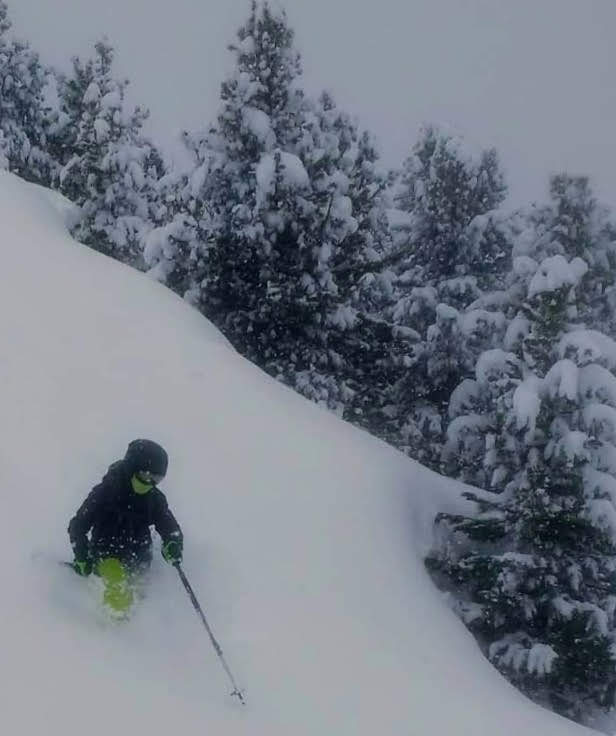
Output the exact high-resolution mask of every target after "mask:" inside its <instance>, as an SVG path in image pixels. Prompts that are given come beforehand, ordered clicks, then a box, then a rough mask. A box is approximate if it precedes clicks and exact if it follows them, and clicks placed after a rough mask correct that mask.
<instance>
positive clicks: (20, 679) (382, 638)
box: [0, 175, 591, 736]
mask: <svg viewBox="0 0 616 736" xmlns="http://www.w3.org/2000/svg"><path fill="white" fill-rule="evenodd" d="M61 210H64V214H67V213H70V210H69V209H68V208H66V207H65V206H64V205H63V204H62V202H60V201H58V200H57V199H56V198H53V199H52V195H50V194H49V193H47V192H45V191H44V190H41V189H37V188H35V187H32V186H29V185H26V184H23V183H22V182H20V181H19V180H18V179H16V178H14V177H12V176H9V175H1V176H0V213H1V216H0V232H1V234H2V247H3V253H2V269H1V270H0V331H1V335H2V345H3V350H2V354H1V356H0V386H1V387H2V404H1V405H2V414H1V416H2V423H3V427H2V445H1V449H0V454H1V462H0V478H1V486H0V487H1V493H2V510H3V513H2V515H1V517H0V525H1V527H0V529H1V539H2V547H3V565H2V573H1V575H2V580H1V585H2V591H3V599H2V607H1V610H2V614H1V615H2V631H3V642H2V655H3V656H2V659H3V662H2V665H3V666H2V674H1V675H0V682H1V685H2V686H1V688H0V724H1V725H2V732H3V733H11V734H14V735H15V736H21V735H22V734H23V735H27V736H30V735H34V734H45V735H46V736H56V734H57V735H60V734H62V736H82V734H84V733H87V734H90V735H91V736H98V735H99V734H101V735H102V734H105V735H108V734H111V733H113V734H129V733H139V734H146V733H147V734H152V735H156V736H157V735H158V734H160V735H163V734H179V733H182V734H193V733H205V734H216V736H235V735H236V734H251V736H303V735H304V734H305V735H306V736H308V735H310V736H330V735H331V736H334V735H335V736H373V735H375V734H383V735H384V736H399V735H400V734H412V735H413V736H424V735H425V736H445V735H447V736H449V734H456V736H483V735H485V736H488V735H489V736H493V735H496V734H498V735H501V734H502V735H503V736H508V735H509V734H511V735H512V736H513V735H514V734H515V736H518V735H519V734H520V733H525V734H541V735H542V736H567V735H569V734H571V736H573V734H578V733H579V734H582V733H591V732H590V731H586V730H585V729H581V728H578V727H577V726H575V725H574V724H572V723H570V722H568V721H565V720H563V719H561V718H559V717H557V716H554V715H552V714H551V713H548V712H547V711H544V710H542V709H541V708H539V707H537V706H535V705H533V704H532V703H530V702H528V701H527V700H526V699H525V698H523V697H522V696H521V695H520V694H518V693H517V692H516V691H515V690H514V689H512V688H511V687H510V686H509V685H508V684H507V683H506V682H505V681H504V680H503V679H502V678H501V677H500V676H499V675H498V674H496V672H495V671H494V670H493V669H492V667H491V666H490V665H489V664H488V663H487V662H486V661H484V660H483V658H482V657H481V655H480V654H479V652H478V651H477V649H476V646H475V644H474V642H473V640H472V638H471V637H470V635H469V634H468V633H467V632H466V630H465V629H464V627H463V626H462V624H461V623H459V622H458V621H457V619H456V618H455V617H454V616H453V615H452V614H451V613H450V612H449V610H448V609H447V607H446V606H445V605H444V603H443V601H442V599H441V596H440V594H439V593H438V592H437V591H436V590H435V589H434V588H433V587H432V585H431V583H430V582H429V580H428V578H427V576H426V574H425V572H424V570H423V565H422V562H421V556H422V553H423V552H424V551H425V548H426V545H427V544H428V542H429V533H430V523H431V519H432V517H433V514H434V513H435V511H436V510H437V509H438V508H444V507H449V508H451V507H452V506H453V505H454V504H455V503H457V502H456V501H455V498H456V496H457V491H458V490H459V487H456V485H455V484H454V483H453V482H450V481H446V480H444V479H442V478H439V477H438V476H436V475H434V474H432V473H430V472H429V471H427V470H425V469H423V468H421V467H420V466H418V465H416V464H414V463H412V462H411V461H409V460H407V459H406V458H404V457H403V456H402V455H400V454H398V453H396V452H395V451H393V450H391V449H390V448H388V447H386V446H385V445H383V444H381V443H379V442H377V441H375V440H373V439H372V438H370V437H369V436H367V435H365V434H363V433H361V432H359V431H357V430H355V429H353V428H352V427H350V426H349V425H346V424H343V423H342V422H340V421H338V420H336V419H335V418H334V417H332V416H330V415H329V414H327V413H325V412H323V411H321V410H320V409H318V408H317V407H315V406H313V405H311V404H309V403H307V402H306V401H304V400H303V399H301V398H299V397H298V396H296V395H294V394H293V393H291V392H290V391H288V390H286V389H285V388H283V387H281V386H280V385H278V384H276V383H275V382H274V381H272V380H270V379H269V378H268V377H266V376H264V375H263V374H262V373H261V372H260V371H259V370H257V369H256V368H254V367H253V366H251V365H250V364H248V363H247V362H246V361H244V360H242V359H241V358H239V357H238V356H237V355H236V354H235V353H234V352H233V351H232V350H231V349H230V348H229V346H228V345H227V343H226V341H225V340H224V339H223V338H222V337H221V336H220V335H219V334H218V333H217V332H216V330H214V329H213V328H212V327H211V326H210V325H209V324H208V323H207V322H206V321H205V320H204V319H203V318H202V317H201V316H200V315H199V314H198V313H197V312H195V311H193V310H192V309H191V308H189V307H188V306H187V305H185V304H184V303H183V302H182V301H180V300H179V299H178V298H177V297H175V296H174V295H173V294H171V293H170V292H168V291H167V290H166V289H165V288H164V287H162V286H160V285H159V284H156V283H153V282H151V281H150V280H149V279H148V278H146V277H145V276H143V275H140V274H138V273H136V272H133V271H130V270H129V269H127V268H125V267H123V266H121V265H119V264H118V263H116V262H114V261H111V260H108V259H106V258H104V257H102V256H100V255H98V254H96V253H94V252H93V251H90V250H88V249H87V248H85V247H83V246H80V245H78V244H77V243H75V242H73V241H72V240H71V239H70V238H69V237H68V236H67V235H66V234H65V231H64V225H63V221H62V215H61V212H60V211H61ZM137 436H148V437H152V438H153V439H156V440H157V441H159V442H161V443H162V444H163V445H165V447H166V448H167V449H168V451H169V454H170V457H171V466H170V472H169V475H168V477H167V480H166V481H165V483H164V484H163V488H164V490H165V491H166V492H167V496H168V498H169V501H170V504H171V506H172V508H173V509H174V511H175V512H176V515H177V517H178V519H179V521H180V523H181V524H182V525H183V527H184V531H185V535H186V553H185V570H186V572H187V574H188V576H189V577H190V579H191V580H192V582H193V584H194V587H195V589H196V591H197V593H198V595H199V596H200V598H201V600H202V603H203V604H204V607H205V610H206V613H207V615H208V617H209V619H210V623H211V624H212V627H213V628H214V631H215V633H216V635H217V637H218V638H219V640H220V642H221V644H222V646H223V649H224V650H225V654H226V657H227V659H228V661H229V664H230V666H231V668H232V669H233V671H234V673H235V675H236V677H237V679H238V681H239V682H240V684H241V685H242V686H244V687H245V688H246V697H247V702H248V705H247V706H246V707H245V708H242V707H241V706H240V705H238V704H236V703H235V702H233V701H232V700H231V699H230V698H229V697H228V685H227V682H226V680H225V678H224V673H223V672H222V670H221V668H220V664H219V662H218V660H217V659H216V657H215V655H214V653H213V651H212V649H211V647H210V643H209V641H208V640H207V637H206V635H205V632H204V631H203V629H202V628H201V625H200V623H199V621H198V619H197V618H196V616H195V615H194V612H193V610H192V609H191V607H190V604H189V602H188V600H187V599H186V596H185V594H184V591H183V589H182V588H181V586H180V583H179V581H178V579H177V576H176V575H175V572H174V571H173V570H172V569H171V568H169V567H168V566H166V565H165V563H164V562H162V560H160V558H159V556H158V555H157V558H156V562H155V565H154V569H153V574H152V580H151V585H150V590H149V595H148V598H147V600H146V601H145V602H143V603H142V605H141V607H140V608H139V609H138V610H137V611H136V613H135V615H134V617H133V618H132V620H131V621H129V622H128V623H126V624H123V625H118V624H115V625H111V624H107V623H105V621H104V620H103V619H102V618H101V615H100V613H99V611H98V610H97V608H96V605H95V602H94V591H93V590H92V589H91V588H92V585H93V581H91V580H88V581H85V580H83V579H80V578H78V577H77V576H74V575H73V574H72V573H71V572H70V571H69V570H67V569H65V568H62V567H61V566H60V565H57V564H55V560H57V559H66V558H67V557H68V556H69V546H68V539H67V535H66V531H65V529H66V525H67V521H68V519H69V518H70V516H71V515H72V513H73V512H74V510H75V508H76V507H77V506H78V504H80V502H81V500H82V499H83V497H84V495H85V493H86V492H87V491H88V490H89V488H90V487H91V486H92V485H93V484H94V483H95V482H97V481H98V480H99V478H100V476H101V474H102V473H103V472H104V470H105V469H106V467H107V465H108V464H109V463H110V462H111V461H112V460H114V459H116V458H117V457H119V456H121V455H122V454H123V453H124V450H125V447H126V444H127V443H128V442H129V441H130V440H131V439H134V438H135V437H137Z"/></svg>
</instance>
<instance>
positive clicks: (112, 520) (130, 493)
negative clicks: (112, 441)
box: [68, 439, 183, 617]
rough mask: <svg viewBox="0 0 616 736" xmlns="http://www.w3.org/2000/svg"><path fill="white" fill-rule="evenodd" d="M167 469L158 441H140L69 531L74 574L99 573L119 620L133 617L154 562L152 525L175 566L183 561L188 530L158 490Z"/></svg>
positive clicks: (107, 601)
mask: <svg viewBox="0 0 616 736" xmlns="http://www.w3.org/2000/svg"><path fill="white" fill-rule="evenodd" d="M167 464H168V457H167V453H166V452H165V450H164V449H163V448H162V447H161V446H160V445H158V444H156V442H152V441H151V440H144V439H139V440H134V441H133V442H131V443H130V444H129V446H128V450H127V451H126V455H125V457H124V459H123V460H119V461H118V462H115V463H113V464H112V465H111V466H110V467H109V469H108V470H107V473H106V475H105V476H104V478H103V480H102V481H101V483H99V484H98V485H96V486H95V487H94V488H93V489H92V491H91V492H90V494H89V495H88V497H87V498H86V500H85V501H84V502H83V504H82V505H81V507H80V508H79V510H78V511H77V513H76V514H75V516H74V517H73V518H72V519H71V521H70V523H69V526H68V533H69V537H70V541H71V546H72V548H73V553H74V556H75V560H74V562H73V569H74V570H75V572H77V573H78V574H79V575H83V576H88V575H90V573H92V572H94V573H95V574H96V575H98V576H100V578H101V579H102V581H103V585H104V594H103V602H104V604H105V605H106V606H107V608H108V609H109V611H110V613H112V614H117V615H118V617H123V616H125V615H127V614H128V611H129V610H130V607H131V605H132V603H133V600H134V587H135V583H136V582H137V581H138V580H139V578H140V576H141V575H142V574H143V573H144V572H145V571H147V569H148V568H149V566H150V563H151V561H152V537H151V534H150V526H154V527H155V529H156V531H157V532H158V533H159V534H160V536H161V538H162V542H163V544H162V554H163V557H164V559H165V560H166V561H167V562H169V563H170V564H176V563H178V562H181V561H182V550H183V535H182V530H181V529H180V526H179V524H178V522H177V521H176V519H175V517H174V516H173V514H172V513H171V511H170V510H169V507H168V505H167V499H166V498H165V495H164V494H163V492H162V491H160V490H159V489H158V488H157V484H158V483H160V481H161V480H162V479H163V478H164V477H165V474H166V472H167ZM88 534H90V537H89V538H88Z"/></svg>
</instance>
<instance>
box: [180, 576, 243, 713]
mask: <svg viewBox="0 0 616 736" xmlns="http://www.w3.org/2000/svg"><path fill="white" fill-rule="evenodd" d="M173 567H175V569H176V570H177V571H178V575H179V576H180V580H181V581H182V584H183V585H184V587H185V588H186V592H187V593H188V597H189V598H190V602H191V603H192V604H193V608H194V609H195V611H196V612H197V614H198V615H199V617H200V618H201V621H202V622H203V625H204V626H205V630H206V631H207V633H208V635H209V637H210V641H211V642H212V646H213V647H214V651H215V652H216V654H217V655H218V658H219V659H220V661H221V663H222V666H223V667H224V670H225V672H226V673H227V676H228V677H229V680H230V681H231V685H232V686H233V692H232V693H231V696H232V697H235V698H237V699H238V700H239V701H240V703H241V704H242V705H246V701H245V700H244V693H243V692H242V691H241V690H240V689H239V687H238V686H237V684H236V682H235V679H234V677H233V675H232V674H231V670H230V669H229V665H228V664H227V663H226V661H225V657H224V655H223V653H222V649H221V648H220V644H219V643H218V642H217V641H216V637H215V636H214V634H213V633H212V629H210V625H209V624H208V622H207V619H206V618H205V614H204V613H203V609H202V608H201V606H200V605H199V601H198V600H197V596H196V595H195V593H194V591H193V589H192V587H191V585H190V583H189V582H188V578H187V577H186V575H185V574H184V570H182V568H181V566H180V563H179V562H174V563H173Z"/></svg>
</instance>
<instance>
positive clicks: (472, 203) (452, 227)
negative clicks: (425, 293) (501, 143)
mask: <svg viewBox="0 0 616 736" xmlns="http://www.w3.org/2000/svg"><path fill="white" fill-rule="evenodd" d="M506 191H507V189H506V186H505V182H504V178H503V174H502V172H501V170H500V166H499V162H498V156H497V154H496V151H495V150H494V149H489V150H487V151H482V152H481V153H480V154H479V155H477V154H474V153H472V152H471V151H470V150H469V148H468V146H466V145H465V144H464V142H463V141H462V140H461V138H459V137H457V136H454V135H452V134H450V133H447V132H444V131H441V130H439V129H437V128H436V127H434V126H429V127H427V128H425V129H424V130H423V131H422V133H421V135H420V139H419V141H418V142H417V143H416V144H415V146H414V147H413V151H412V153H411V155H410V156H409V157H408V158H407V159H406V161H405V162H404V165H403V168H402V176H401V182H400V189H399V192H398V197H397V200H398V206H399V207H400V209H401V210H403V211H404V212H408V213H409V214H410V216H411V224H410V228H409V230H410V231H409V241H410V252H411V256H410V262H411V264H413V265H414V264H417V265H419V266H420V267H421V269H422V276H423V278H424V279H425V280H427V281H431V280H438V281H441V280H444V279H448V278H453V277H454V276H464V275H467V274H469V273H472V272H473V269H474V270H475V271H479V272H481V273H482V274H483V273H485V274H490V273H499V272H506V270H507V263H506V260H507V256H508V253H507V249H506V247H504V243H503V242H502V238H501V237H499V235H498V227H497V223H496V222H491V221H490V220H489V218H488V219H487V220H485V219H484V222H482V223H481V224H480V223H479V222H477V221H476V218H478V217H484V218H485V216H486V215H487V213H489V212H492V211H493V210H496V209H497V208H498V206H499V205H500V204H501V203H502V202H503V200H504V199H505V195H506ZM473 223H474V225H475V226H474V228H473V230H472V231H471V232H469V227H470V226H471V225H472V224H473Z"/></svg>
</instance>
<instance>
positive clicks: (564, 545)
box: [427, 255, 616, 721]
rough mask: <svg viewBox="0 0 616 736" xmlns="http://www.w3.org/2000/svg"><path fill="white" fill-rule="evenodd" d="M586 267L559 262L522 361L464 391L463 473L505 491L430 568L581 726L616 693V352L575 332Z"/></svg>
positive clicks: (460, 525)
mask: <svg viewBox="0 0 616 736" xmlns="http://www.w3.org/2000/svg"><path fill="white" fill-rule="evenodd" d="M586 271H587V265H586V264H585V262H584V261H582V260H581V259H580V258H575V259H572V260H571V261H570V262H567V260H566V259H565V258H564V257H563V256H562V255H556V256H550V257H548V258H546V259H545V260H544V261H543V262H542V263H541V264H540V265H539V266H538V267H537V269H536V272H535V273H534V274H532V275H530V278H529V279H528V280H527V298H526V300H525V302H524V305H523V308H522V310H521V313H520V314H519V315H518V317H517V318H516V322H515V324H514V323H512V325H513V327H512V328H511V329H510V330H508V334H507V338H506V344H507V346H508V347H509V348H511V350H510V352H505V351H503V350H500V349H497V350H491V351H488V352H486V353H484V354H483V355H482V356H481V358H480V360H479V361H478V363H477V368H476V378H475V380H467V381H465V382H464V383H462V384H461V385H460V386H459V388H458V389H457V390H456V391H455V392H454V394H453V396H452V400H451V402H450V412H451V418H452V421H451V423H450V425H449V428H448V443H447V447H446V453H445V454H446V460H447V461H448V462H449V469H450V471H451V472H453V473H454V474H455V475H456V476H457V477H461V478H463V479H464V480H467V481H470V482H474V483H477V484H479V485H481V486H483V487H484V488H486V489H490V490H491V491H493V493H485V494H479V493H470V494H466V495H467V497H468V498H469V499H470V500H471V501H474V502H475V504H476V506H477V512H476V513H475V514H474V515H469V516H455V515H450V514H443V515H441V516H440V517H439V519H438V521H439V525H441V526H444V527H446V528H448V529H449V531H450V535H449V536H447V537H446V539H445V542H444V543H443V545H442V546H440V547H439V548H438V549H437V550H435V552H434V553H433V554H432V555H431V556H430V557H429V558H428V560H427V563H428V566H429V568H430V569H431V570H432V571H433V572H434V573H435V575H436V576H437V578H438V579H439V580H440V581H441V582H443V583H444V584H446V585H453V586H454V587H455V588H456V596H457V603H456V608H457V610H458V612H459V613H460V615H461V616H462V617H463V619H464V620H465V622H466V623H467V625H468V626H469V628H470V629H471V630H472V631H473V632H474V633H475V635H476V636H477V637H478V640H479V642H480V644H481V646H482V648H483V649H484V651H485V652H486V654H487V656H488V657H489V658H490V660H491V661H492V662H493V663H494V664H495V665H496V666H497V667H498V668H499V669H500V670H501V671H502V672H503V673H504V674H505V675H506V676H507V677H508V678H509V679H510V680H511V681H512V682H513V683H514V684H516V685H517V686H518V687H520V688H521V689H522V690H523V691H524V692H526V693H527V694H529V695H530V696H531V697H533V698H535V699H536V700H538V701H539V702H542V703H544V704H548V705H551V706H552V707H553V708H554V709H555V710H557V711H558V712H560V713H562V714H563V715H566V716H568V717H570V718H574V719H576V720H581V721H588V719H589V718H590V717H591V714H592V712H593V709H594V708H610V707H612V706H613V701H614V689H615V688H616V660H615V659H614V657H613V653H612V652H613V645H614V641H615V636H616V631H615V627H614V615H613V614H614V610H615V607H616V575H615V573H616V544H615V541H614V540H615V537H614V534H615V532H616V508H615V507H614V499H615V498H616V496H614V495H613V493H614V490H615V489H616V465H614V463H613V461H612V458H613V457H614V454H613V453H614V450H615V442H616V434H615V433H614V431H613V429H614V427H616V423H615V422H616V377H615V376H614V375H613V373H612V371H613V369H614V368H615V367H616V344H615V343H613V342H612V341H611V340H610V339H609V338H607V337H606V336H604V335H601V334H600V333H595V332H592V331H589V330H584V329H577V328H576V329H575V330H573V331H571V326H570V322H569V320H570V316H571V307H572V305H573V304H574V303H575V301H576V295H577V290H579V289H580V288H582V284H583V280H584V276H585V273H586ZM589 344H591V345H593V346H594V348H595V349H594V350H592V351H589V349H588V347H589ZM452 466H456V467H455V468H453V467H452Z"/></svg>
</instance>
